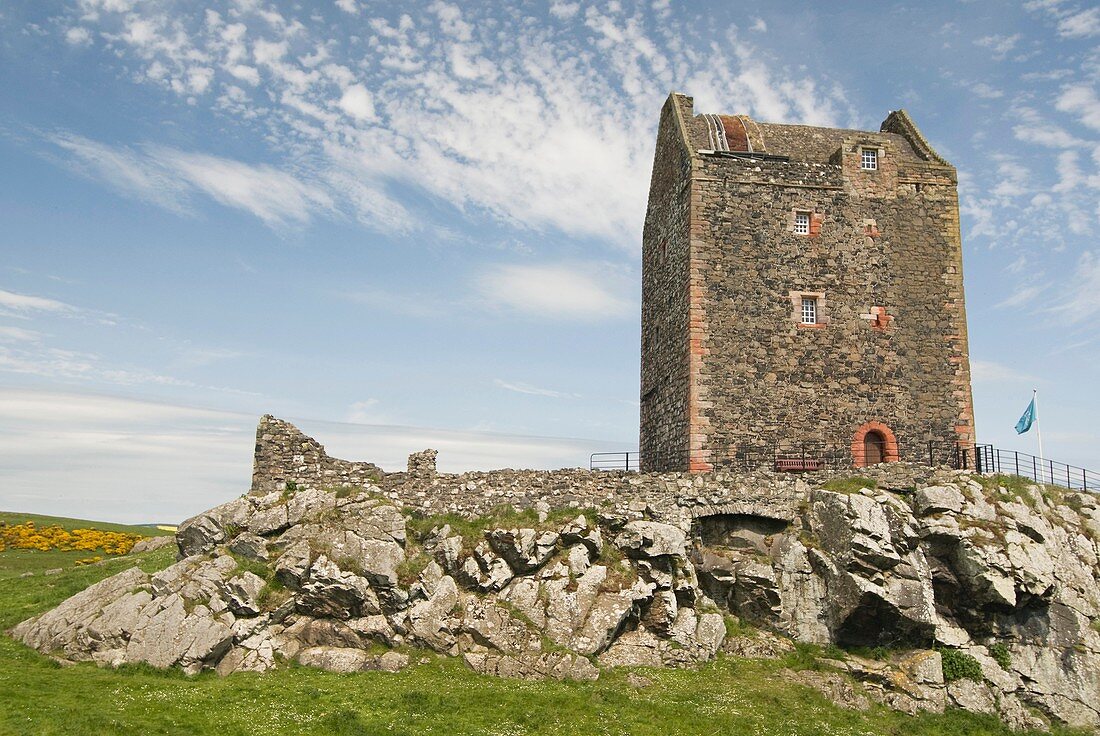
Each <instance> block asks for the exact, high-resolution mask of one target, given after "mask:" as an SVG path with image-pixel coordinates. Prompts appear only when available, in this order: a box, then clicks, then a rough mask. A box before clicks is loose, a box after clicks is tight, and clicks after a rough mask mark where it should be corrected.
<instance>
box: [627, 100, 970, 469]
mask: <svg viewBox="0 0 1100 736" xmlns="http://www.w3.org/2000/svg"><path fill="white" fill-rule="evenodd" d="M865 151H868V152H869V151H873V152H874V153H873V158H874V161H875V168H874V169H866V168H862V167H861V157H862V156H863V155H864V152H865ZM803 298H807V299H810V300H812V301H813V303H814V306H815V309H816V319H815V321H814V322H813V323H805V322H804V320H803V318H802V314H801V307H802V300H803ZM642 302H643V307H642V381H641V443H640V444H641V455H642V463H643V469H646V470H662V471H668V470H693V471H707V470H711V469H714V468H717V467H722V466H723V465H727V464H731V463H735V462H737V461H738V460H739V459H743V458H745V457H748V456H753V455H755V456H762V455H767V454H768V453H772V452H774V451H775V449H774V448H776V447H786V448H790V449H792V450H793V449H794V448H798V447H802V446H807V447H810V448H811V454H814V453H824V454H826V455H829V456H831V457H836V456H837V455H838V454H842V455H843V454H847V455H850V459H851V461H852V462H853V463H854V464H856V465H863V464H865V462H867V461H868V458H867V457H865V456H864V450H863V448H864V445H863V442H864V440H865V439H866V438H868V437H869V436H871V437H874V438H876V439H878V440H881V443H880V447H881V452H882V453H883V456H882V458H881V459H883V460H897V459H903V460H905V459H907V460H916V459H920V458H922V457H926V452H927V448H928V444H929V442H933V443H934V444H936V445H938V446H944V445H947V444H952V443H956V442H958V443H963V444H972V443H973V441H974V420H973V404H972V399H971V392H970V368H969V357H968V348H967V332H966V314H965V306H964V300H963V282H962V248H961V238H960V234H959V207H958V193H957V178H956V172H955V169H954V168H953V167H952V166H951V165H950V164H948V163H947V162H946V161H944V160H943V159H941V158H940V157H939V156H938V155H937V154H936V153H935V151H933V150H932V149H931V147H930V146H929V145H928V144H927V142H926V141H925V140H924V138H923V137H922V136H921V134H920V133H919V131H918V130H917V129H916V127H915V125H913V123H912V121H911V120H910V119H909V117H908V115H906V114H905V113H904V112H903V111H899V112H895V113H891V115H890V117H888V118H887V120H886V121H885V122H884V123H883V126H882V129H881V130H880V131H879V132H867V131H855V130H840V129H829V128H814V127H809V126H793V125H774V124H767V123H760V122H757V121H754V120H752V119H751V118H748V117H746V116H736V117H734V116H718V115H707V116H703V115H694V114H693V109H692V101H691V98H688V97H685V96H683V95H678V94H673V95H672V96H670V98H669V100H668V102H667V103H666V104H665V107H664V109H663V110H662V114H661V123H660V127H659V132H658V140H657V151H656V156H655V161H654V170H653V178H652V184H651V190H650V201H649V210H648V212H647V216H646V223H645V230H644V235H643V288H642ZM876 459H877V458H876Z"/></svg>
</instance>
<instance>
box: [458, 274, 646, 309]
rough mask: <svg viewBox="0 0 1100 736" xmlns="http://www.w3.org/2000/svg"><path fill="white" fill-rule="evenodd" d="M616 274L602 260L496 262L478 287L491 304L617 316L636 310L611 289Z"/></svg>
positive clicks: (514, 307) (483, 275) (511, 307)
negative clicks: (580, 263)
mask: <svg viewBox="0 0 1100 736" xmlns="http://www.w3.org/2000/svg"><path fill="white" fill-rule="evenodd" d="M601 274H602V275H603V276H604V277H603V278H601V277H600V275H601ZM613 275H614V274H613V272H611V271H610V268H609V267H608V266H606V265H603V266H601V264H588V265H587V266H578V265H558V264H550V265H504V266H494V267H492V268H490V269H488V270H487V271H486V272H485V273H483V274H482V275H481V276H480V277H479V279H478V283H477V289H478V291H479V292H480V294H481V296H482V297H483V298H484V299H485V300H486V301H487V302H488V303H489V304H491V305H494V306H496V307H498V308H501V309H506V310H510V311H515V312H518V313H521V314H524V315H528V316H533V317H542V318H549V319H555V318H559V319H560V318H569V319H583V320H601V319H615V318H619V317H622V316H623V315H625V314H630V313H633V311H634V304H633V303H632V302H631V301H630V300H628V299H626V298H625V297H624V296H622V295H621V294H620V293H616V292H614V291H612V290H611V287H609V284H611V283H614V282H615V281H616V280H617V279H613V278H609V277H611V276H613Z"/></svg>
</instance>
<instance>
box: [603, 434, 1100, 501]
mask: <svg viewBox="0 0 1100 736" xmlns="http://www.w3.org/2000/svg"><path fill="white" fill-rule="evenodd" d="M862 450H863V448H859V449H857V451H856V452H855V454H854V455H853V452H852V449H851V447H838V446H837V445H830V444H827V443H825V442H818V441H814V442H795V441H778V442H772V443H760V444H737V445H729V446H727V447H725V448H724V449H722V450H720V451H718V452H714V453H711V454H710V456H709V457H708V458H707V463H708V464H709V465H710V467H712V468H714V469H715V470H753V469H759V468H770V469H772V470H779V471H785V472H813V471H818V470H848V469H851V468H852V467H854V466H855V467H859V466H863V465H866V464H867V461H868V460H869V458H868V457H867V456H865V455H863V452H862ZM667 459H668V460H670V462H667V463H662V462H654V460H655V459H654V458H652V457H650V458H648V460H649V467H654V466H657V467H673V468H683V469H687V468H688V467H690V465H691V460H692V457H691V456H690V453H688V452H687V451H680V452H672V453H670V454H669V455H668V457H667ZM888 459H901V460H908V461H910V462H919V463H926V464H928V465H930V466H933V467H935V466H946V467H950V468H955V469H957V470H974V471H976V472H978V473H986V474H991V473H1002V474H1005V475H1017V476H1020V477H1022V478H1027V479H1029V480H1033V481H1036V482H1038V483H1044V484H1047V483H1048V484H1051V485H1057V486H1062V487H1065V488H1068V489H1070V490H1082V491H1097V492H1100V473H1098V472H1096V471H1094V470H1088V469H1086V468H1081V467H1077V466H1075V465H1069V464H1067V463H1062V462H1058V461H1056V460H1048V459H1046V458H1043V459H1040V458H1038V457H1036V456H1034V455H1029V454H1027V453H1024V452H1017V451H1015V450H1001V449H999V448H997V447H994V446H993V445H971V444H962V443H957V442H937V441H929V442H926V443H924V444H923V445H920V446H916V447H913V446H909V447H903V448H902V452H901V457H900V458H888ZM656 460H658V461H659V460H660V458H656ZM640 461H641V456H640V454H639V453H638V452H635V451H629V452H597V453H593V454H592V455H591V456H590V457H589V468H590V469H591V470H625V471H636V470H639V468H640V465H641V463H640Z"/></svg>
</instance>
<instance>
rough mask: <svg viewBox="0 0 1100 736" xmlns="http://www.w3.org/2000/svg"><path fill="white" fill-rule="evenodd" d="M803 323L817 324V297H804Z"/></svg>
mask: <svg viewBox="0 0 1100 736" xmlns="http://www.w3.org/2000/svg"><path fill="white" fill-rule="evenodd" d="M802 324H804V325H816V324H817V299H816V298H815V297H812V296H804V297H802Z"/></svg>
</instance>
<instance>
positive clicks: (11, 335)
mask: <svg viewBox="0 0 1100 736" xmlns="http://www.w3.org/2000/svg"><path fill="white" fill-rule="evenodd" d="M41 338H42V333H41V332H35V331H34V330H25V329H23V328H22V327H11V326H8V325H0V342H16V341H18V342H36V341H38V340H39V339H41Z"/></svg>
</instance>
